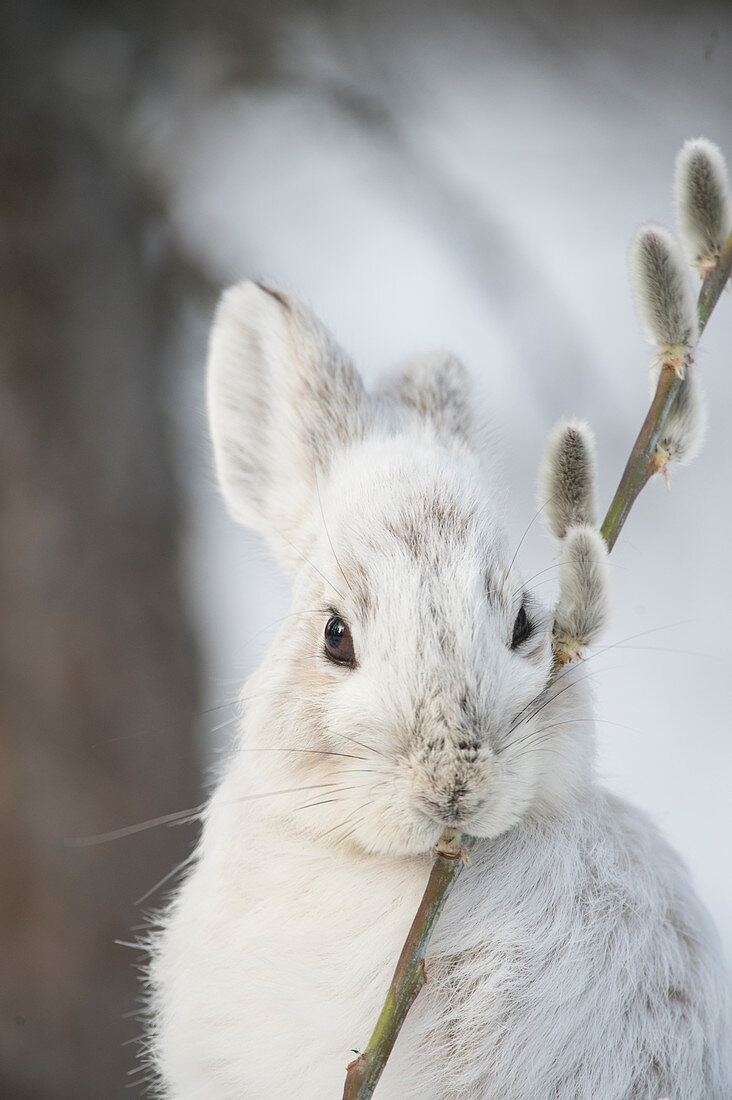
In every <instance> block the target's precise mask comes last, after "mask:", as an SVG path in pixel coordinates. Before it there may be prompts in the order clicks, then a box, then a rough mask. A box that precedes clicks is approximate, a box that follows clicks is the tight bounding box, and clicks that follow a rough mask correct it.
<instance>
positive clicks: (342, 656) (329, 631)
mask: <svg viewBox="0 0 732 1100" xmlns="http://www.w3.org/2000/svg"><path fill="white" fill-rule="evenodd" d="M324 639H325V652H326V654H327V655H328V657H330V659H331V661H335V662H336V663H337V664H339V665H350V666H351V668H353V666H354V665H355V664H356V655H355V654H354V652H353V638H352V637H351V631H350V630H349V629H348V626H347V625H346V623H344V622H343V619H341V618H339V617H338V615H333V616H332V617H331V618H330V619H328V622H327V623H326V624H325V635H324Z"/></svg>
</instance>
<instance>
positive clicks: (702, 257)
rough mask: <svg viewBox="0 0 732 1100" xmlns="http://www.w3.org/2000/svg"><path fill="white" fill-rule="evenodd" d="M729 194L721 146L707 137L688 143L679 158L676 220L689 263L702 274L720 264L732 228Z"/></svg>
mask: <svg viewBox="0 0 732 1100" xmlns="http://www.w3.org/2000/svg"><path fill="white" fill-rule="evenodd" d="M727 192H728V189H727V167H726V165H725V163H724V157H723V156H722V152H721V150H720V149H719V148H718V146H716V145H715V144H714V143H713V142H711V141H707V140H706V138H695V139H694V140H692V141H687V142H686V143H685V144H684V145H683V146H682V148H681V150H680V151H679V154H678V156H677V158H676V171H675V175H674V198H675V200H676V218H677V221H678V225H679V230H680V232H681V238H682V240H683V242H684V245H685V247H686V252H687V255H688V257H689V260H690V262H691V263H693V264H696V265H698V266H699V267H700V268H701V269H702V271H703V270H705V269H708V268H710V267H712V266H713V265H714V264H715V263H716V261H717V259H718V257H719V254H720V252H721V251H722V249H723V248H724V245H725V242H726V240H727V237H728V236H729V232H730V229H732V213H731V212H730V204H729V197H728V193H727Z"/></svg>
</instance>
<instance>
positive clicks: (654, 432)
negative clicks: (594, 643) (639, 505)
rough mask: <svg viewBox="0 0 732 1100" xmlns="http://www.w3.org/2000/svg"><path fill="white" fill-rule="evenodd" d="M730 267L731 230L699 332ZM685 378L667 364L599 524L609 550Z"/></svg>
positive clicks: (704, 300)
mask: <svg viewBox="0 0 732 1100" xmlns="http://www.w3.org/2000/svg"><path fill="white" fill-rule="evenodd" d="M731 269H732V233H730V235H729V237H728V238H727V243H726V244H725V246H724V249H723V250H722V253H721V255H720V257H719V259H718V260H717V263H716V264H715V265H714V267H713V268H712V269H711V270H710V271H708V272H707V274H706V275H705V277H704V282H703V283H702V287H701V290H700V292H699V300H698V302H697V312H698V315H699V336H701V334H702V332H703V331H704V329H705V328H706V325H707V321H708V320H709V317H710V315H711V313H712V310H713V309H714V307H715V305H716V304H717V301H718V299H719V296H720V294H721V293H722V291H723V290H724V287H725V285H726V283H727V280H728V279H729V274H730V270H731ZM682 382H683V379H682V378H679V376H678V375H677V374H676V371H675V370H674V368H673V367H672V366H671V365H670V364H664V367H663V370H662V371H661V375H660V377H659V379H658V385H657V387H656V393H655V395H654V397H653V401H652V402H651V407H650V409H649V410H648V413H647V415H646V418H645V420H644V421H643V426H642V428H641V430H640V432H639V433H638V438H637V439H636V441H635V443H634V445H633V449H632V451H631V452H630V457H629V458H628V461H627V463H626V465H625V469H624V470H623V476H622V477H621V479H620V484H619V485H618V488H617V490H616V492H615V496H614V497H613V499H612V502H611V504H610V507H609V508H608V510H607V515H606V516H605V519H604V520H603V523H602V527H601V528H600V533H601V535H602V537H603V538H604V539H605V542H606V543H607V548H608V550H612V548H613V546H614V545H615V542H616V539H617V537H618V535H619V534H620V531H621V529H622V527H623V524H624V523H625V520H626V519H627V517H628V513H629V512H630V509H631V508H632V507H633V505H634V504H635V501H636V499H637V497H638V495H639V493H640V491H641V489H643V487H644V486H645V485H646V484H647V483H648V482H649V481H650V479H651V478H652V477H653V475H654V473H656V469H657V467H656V447H657V445H658V440H659V437H660V435H661V432H662V431H663V426H664V424H665V423H666V417H667V416H668V414H669V410H670V408H671V406H672V405H673V403H674V400H675V399H676V395H677V393H678V392H679V388H680V386H681V384H682Z"/></svg>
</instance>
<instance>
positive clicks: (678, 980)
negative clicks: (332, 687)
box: [155, 784, 730, 1100]
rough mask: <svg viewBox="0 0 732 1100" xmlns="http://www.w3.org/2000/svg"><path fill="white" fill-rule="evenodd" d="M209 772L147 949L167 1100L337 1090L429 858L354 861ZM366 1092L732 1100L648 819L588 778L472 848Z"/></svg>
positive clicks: (254, 1098)
mask: <svg viewBox="0 0 732 1100" xmlns="http://www.w3.org/2000/svg"><path fill="white" fill-rule="evenodd" d="M238 790H239V788H234V789H232V785H231V784H224V786H223V787H222V788H221V790H220V792H219V794H218V796H217V798H216V799H215V800H214V803H213V805H212V807H211V810H210V814H209V818H208V821H207V824H206V832H205V836H204V840H203V844H202V848H201V858H200V862H199V864H198V866H197V867H196V870H195V871H194V872H193V874H192V876H191V877H190V879H189V880H188V882H187V884H186V887H185V889H184V892H183V894H182V896H181V897H180V898H179V900H178V903H177V906H176V909H175V911H174V914H173V916H172V919H171V922H170V925H169V928H168V931H167V936H166V941H165V945H164V947H163V949H162V951H161V954H160V956H159V958H158V960H157V963H156V972H155V976H156V980H157V981H158V982H159V983H160V984H161V985H162V986H163V987H164V989H165V995H164V999H163V1001H162V1003H161V1004H160V1005H159V1012H160V1019H161V1020H164V1021H166V1024H165V1028H164V1031H163V1033H162V1035H161V1064H162V1066H163V1068H164V1070H165V1073H166V1076H167V1078H168V1080H169V1081H170V1084H171V1091H170V1093H169V1095H170V1096H172V1097H175V1098H176V1100H178V1098H179V1100H214V1098H216V1100H272V1098H274V1097H283V1098H288V1100H289V1098H292V1100H295V1098H296V1097H297V1098H298V1100H327V1098H328V1097H332V1098H333V1100H337V1098H338V1097H340V1095H341V1092H342V1088H343V1081H344V1078H345V1066H346V1064H347V1062H348V1061H349V1060H350V1058H352V1057H353V1054H352V1053H351V1048H352V1047H353V1046H354V1045H355V1044H359V1043H360V1044H363V1043H365V1042H366V1040H367V1038H368V1036H369V1034H370V1030H371V1027H372V1026H373V1023H374V1021H375V1020H376V1017H377V1015H378V1012H379V1009H380V1007H381V1003H382V1001H383V996H384V993H385V990H386V986H387V985H388V982H389V980H390V977H391V973H392V970H393V967H394V964H395V961H396V959H397V957H398V954H399V951H400V949H401V946H402V943H403V941H404V938H405V935H406V932H407V930H408V928H409V925H410V923H411V920H412V918H413V916H414V913H415V911H416V909H417V905H418V904H419V899H420V897H421V894H422V891H423V889H424V884H425V881H426V877H427V874H428V870H429V866H430V864H431V860H430V859H429V857H417V858H415V857H401V858H393V857H387V858H384V857H370V858H368V859H365V860H361V859H358V860H354V859H349V858H348V856H344V855H343V854H342V853H339V852H338V851H337V850H334V849H332V848H330V847H328V846H327V845H323V844H317V843H313V842H310V841H307V840H304V839H303V837H302V836H298V835H291V836H287V835H286V834H282V833H279V832H278V831H277V830H276V829H275V830H272V829H271V828H268V827H267V826H266V825H265V824H264V823H263V822H262V820H261V818H260V816H259V814H258V812H257V809H256V802H255V803H243V804H236V803H235V804H232V798H236V794H235V793H234V792H235V791H238ZM427 976H428V981H427V985H426V986H425V987H424V989H423V991H422V992H421V993H420V996H419V998H418V999H417V1001H416V1002H415V1004H414V1006H413V1008H412V1011H411V1013H410V1015H409V1016H408V1018H407V1021H406V1023H405V1025H404V1028H403V1031H402V1034H401V1036H400V1038H399V1040H398V1043H397V1046H396V1048H395V1051H394V1053H393V1055H392V1059H391V1061H390V1062H389V1063H388V1065H387V1069H386V1071H385V1073H384V1077H383V1078H382V1081H381V1083H380V1085H379V1088H378V1096H379V1097H380V1100H412V1098H413V1100H453V1098H454V1100H458V1098H459V1100H507V1098H510V1100H549V1098H552V1100H554V1098H556V1100H580V1098H587V1100H590V1098H593V1100H594V1098H597V1100H660V1098H661V1097H665V1096H669V1097H671V1098H672V1100H729V1096H730V1076H729V1069H728V1067H727V1066H725V1063H724V1056H723V1051H724V1049H725V1036H724V1034H723V1031H722V1028H723V1026H724V1024H723V1021H724V1002H725V996H726V991H725V979H724V974H723V971H722V967H721V960H720V956H719V949H718V945H717V943H716V939H715V936H714V933H713V930H712V929H710V926H709V923H708V919H707V918H706V915H705V914H704V912H703V911H702V910H701V908H700V907H699V906H698V904H696V903H695V902H694V900H693V898H690V896H689V888H688V884H687V882H686V876H685V874H684V872H683V870H682V868H681V867H680V866H679V863H678V861H677V859H676V858H675V856H674V855H673V853H672V852H671V851H670V850H669V848H668V846H667V845H666V844H665V843H664V842H663V841H662V840H661V839H660V838H659V837H658V836H657V835H656V833H655V831H654V830H653V829H652V828H651V827H650V826H649V823H648V822H647V821H646V820H645V819H644V818H643V817H642V816H641V815H640V814H638V813H637V811H635V810H633V809H632V808H631V807H629V806H627V805H625V804H623V803H622V802H620V801H618V800H617V799H614V798H612V797H611V796H609V795H607V794H605V793H604V792H602V791H600V790H588V792H587V795H586V797H585V798H583V799H581V800H579V801H578V803H577V805H576V806H575V807H573V808H572V809H571V810H568V811H567V812H566V813H564V814H563V815H562V816H561V817H560V818H559V819H557V820H554V821H550V820H545V821H543V822H538V821H533V822H525V823H523V824H520V825H518V826H516V827H515V828H514V829H513V830H511V831H510V832H509V833H507V834H505V835H504V836H502V837H499V838H496V839H495V840H486V841H480V842H478V844H477V845H476V847H475V848H474V850H473V853H472V856H471V865H470V867H469V868H468V869H466V871H465V873H464V875H463V876H462V877H461V879H460V880H459V882H458V885H457V886H456V888H455V891H454V893H453V895H452V897H451V899H450V901H449V902H448V905H447V907H446V909H445V911H444V913H443V916H442V918H441V921H440V923H439V925H438V928H437V931H436V933H435V936H434V939H433V943H432V947H431V949H430V952H429V954H428V959H427Z"/></svg>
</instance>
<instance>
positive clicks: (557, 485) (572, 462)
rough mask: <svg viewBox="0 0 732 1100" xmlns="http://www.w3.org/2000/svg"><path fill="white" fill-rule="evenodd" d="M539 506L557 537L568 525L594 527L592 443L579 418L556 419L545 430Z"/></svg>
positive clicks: (565, 531)
mask: <svg viewBox="0 0 732 1100" xmlns="http://www.w3.org/2000/svg"><path fill="white" fill-rule="evenodd" d="M539 506H540V507H541V509H542V510H543V512H544V521H545V523H546V526H547V528H548V530H549V531H550V533H551V534H552V535H554V537H555V538H557V539H563V538H564V536H565V535H566V533H567V529H568V528H569V527H576V526H577V525H579V524H589V525H590V526H593V527H594V525H595V443H594V439H593V436H592V432H591V431H590V428H589V426H588V425H587V424H585V423H584V422H583V421H581V420H560V421H559V423H558V424H556V425H555V426H554V428H552V430H551V432H550V433H549V438H548V440H547V444H546V450H545V451H544V460H543V462H542V465H541V471H540V474H539Z"/></svg>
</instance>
